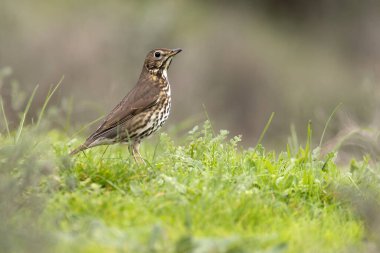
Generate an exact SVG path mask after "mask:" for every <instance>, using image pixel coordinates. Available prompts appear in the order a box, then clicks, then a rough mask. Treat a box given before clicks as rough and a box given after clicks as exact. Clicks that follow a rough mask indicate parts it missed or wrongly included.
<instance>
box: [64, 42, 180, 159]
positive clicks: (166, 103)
mask: <svg viewBox="0 0 380 253" xmlns="http://www.w3.org/2000/svg"><path fill="white" fill-rule="evenodd" d="M181 51H182V49H166V48H158V49H154V50H152V51H150V52H149V53H148V55H147V56H146V58H145V61H144V66H143V68H142V71H141V74H140V78H139V80H138V81H137V84H136V86H135V87H134V88H133V89H132V90H131V91H130V92H129V93H128V94H127V95H126V96H125V97H124V98H123V100H122V101H121V102H120V103H119V104H118V105H117V106H116V107H115V108H114V109H113V110H112V111H111V112H110V113H109V114H108V115H107V116H106V117H105V119H104V121H103V123H102V124H101V125H100V126H99V127H98V128H97V129H96V131H95V132H94V133H93V134H91V135H90V136H89V137H88V138H87V139H86V141H85V142H84V143H83V144H82V145H81V146H79V147H78V148H77V149H75V150H73V151H72V152H71V153H70V155H74V154H76V153H78V152H80V151H82V150H85V149H88V148H92V147H95V146H99V145H109V144H114V143H120V142H121V143H128V145H129V151H130V153H131V154H132V155H133V157H134V159H135V161H136V162H138V163H141V162H144V160H143V159H142V157H141V155H140V153H139V145H140V142H141V140H142V139H144V138H145V137H148V136H149V135H151V134H152V133H154V132H155V131H157V130H158V129H159V128H160V127H161V126H162V124H164V123H165V121H166V120H167V118H168V116H169V112H170V106H171V94H170V84H169V80H168V75H167V70H168V68H169V66H170V63H171V61H172V59H173V57H174V56H175V55H176V54H178V53H179V52H181Z"/></svg>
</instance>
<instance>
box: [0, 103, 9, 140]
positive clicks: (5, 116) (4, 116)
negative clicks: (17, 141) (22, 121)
mask: <svg viewBox="0 0 380 253" xmlns="http://www.w3.org/2000/svg"><path fill="white" fill-rule="evenodd" d="M0 104H1V112H2V114H3V118H4V122H5V127H6V129H7V133H8V137H10V136H11V132H10V131H9V123H8V120H7V115H6V114H5V110H4V104H3V100H2V99H0Z"/></svg>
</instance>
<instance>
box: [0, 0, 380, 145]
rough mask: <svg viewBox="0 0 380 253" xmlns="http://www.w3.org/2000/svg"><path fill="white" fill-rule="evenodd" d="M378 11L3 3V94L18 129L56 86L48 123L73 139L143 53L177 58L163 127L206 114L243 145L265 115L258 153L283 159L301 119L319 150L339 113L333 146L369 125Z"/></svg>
mask: <svg viewBox="0 0 380 253" xmlns="http://www.w3.org/2000/svg"><path fill="white" fill-rule="evenodd" d="M379 3H380V2H379V1H357V0H345V1H338V0H336V1H332V0H321V1H301V0H286V1H285V0H266V1H264V0H262V1H248V0H247V1H216V0H214V1H200V0H199V1H139V0H134V1H89V0H87V1H76V0H68V1H58V0H53V1H46V0H33V1H32V0H17V1H15V0H1V1H0V69H2V72H1V73H2V75H3V76H6V77H3V78H2V82H1V83H0V88H1V94H2V96H3V100H4V103H5V107H6V112H7V116H8V118H9V119H10V120H11V121H12V122H13V124H16V122H17V120H18V117H19V116H18V112H19V109H20V108H21V109H22V108H23V107H24V106H25V104H26V102H27V101H26V100H25V99H23V98H24V97H26V96H28V95H29V94H30V93H31V91H32V90H33V88H34V87H35V85H36V84H39V85H40V87H39V90H38V92H37V95H36V100H35V101H34V103H33V104H32V107H31V112H32V114H31V115H32V116H33V115H36V113H38V110H39V108H41V106H42V104H43V101H44V99H45V97H46V94H47V91H48V89H49V87H50V86H51V85H52V84H55V83H57V82H58V81H59V79H60V78H61V77H62V76H63V75H64V76H65V78H64V81H63V83H62V86H61V87H60V89H59V91H58V93H57V94H55V96H54V97H53V100H52V104H53V105H54V107H51V108H52V109H51V110H50V111H49V116H50V117H51V118H52V119H53V120H54V121H55V126H56V127H62V129H65V130H67V131H69V132H71V133H74V132H75V131H76V130H78V129H80V128H81V127H82V126H83V125H85V124H86V123H88V122H90V121H92V120H94V119H96V118H98V117H99V116H101V115H103V114H105V113H107V112H108V111H109V110H110V109H112V107H113V106H114V105H115V104H116V103H118V102H119V100H121V98H122V97H123V96H124V95H125V94H126V93H127V92H128V91H129V90H130V89H131V88H132V86H133V85H134V84H135V82H136V80H137V78H138V76H139V74H140V70H141V68H142V64H143V60H144V57H145V55H146V53H147V52H148V51H149V50H150V49H152V48H156V47H169V48H177V47H181V48H182V49H183V50H184V51H183V52H182V53H181V54H180V55H178V56H177V57H176V58H175V60H174V61H173V63H172V66H171V68H170V70H169V79H170V81H171V84H172V94H173V103H174V104H173V107H172V113H171V117H170V120H169V122H168V123H167V126H166V127H167V128H170V127H174V126H176V125H178V124H176V122H183V121H185V120H189V119H190V120H194V121H199V120H202V119H204V118H205V116H204V108H206V111H207V113H208V115H209V117H210V118H211V120H212V121H213V125H214V127H215V128H216V129H228V130H230V131H231V133H232V134H233V135H236V134H242V135H243V143H244V145H245V146H253V145H255V144H256V141H257V139H258V137H259V135H260V133H261V131H262V129H263V128H264V126H265V124H266V122H267V120H268V118H269V116H270V114H271V112H275V113H276V115H275V117H274V119H273V122H272V124H271V126H270V128H269V131H268V132H267V135H266V137H265V139H264V144H265V145H266V146H271V147H277V148H279V149H283V147H284V145H285V143H286V142H287V137H288V136H289V134H290V130H289V129H290V126H291V125H294V126H295V129H296V131H297V133H299V134H300V136H301V137H302V138H303V137H304V136H305V135H306V134H305V132H306V128H307V127H306V126H307V122H308V121H309V120H311V121H312V122H313V130H314V137H315V139H316V140H319V138H320V136H321V133H322V130H323V127H324V124H325V123H326V121H327V119H328V117H329V115H330V114H331V112H332V111H333V109H334V108H335V107H336V106H337V105H338V104H339V103H343V105H342V107H341V108H340V109H339V113H338V116H337V117H334V119H333V120H332V123H331V125H330V127H329V129H328V134H327V137H328V138H332V137H334V135H336V134H337V133H338V132H339V131H340V130H341V129H343V128H344V127H345V124H353V123H352V122H355V124H357V125H359V126H361V127H371V126H377V125H378V123H379V119H380V112H379V108H380V88H379V85H380V83H379V81H380V80H379V79H380V8H379V7H380V4H379ZM9 68H11V69H12V74H10V71H9ZM6 72H8V73H6ZM54 108H55V109H54ZM339 115H340V116H339ZM1 121H3V120H1ZM347 122H351V123H347ZM1 127H2V128H4V124H2V125H1ZM94 127H95V126H92V127H90V128H89V129H88V130H87V131H88V132H89V131H90V130H91V129H93V128H94ZM83 134H84V133H83Z"/></svg>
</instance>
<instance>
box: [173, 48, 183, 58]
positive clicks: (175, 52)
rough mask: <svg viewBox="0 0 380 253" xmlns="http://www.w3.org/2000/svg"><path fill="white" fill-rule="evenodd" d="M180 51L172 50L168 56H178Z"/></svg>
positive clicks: (178, 49)
mask: <svg viewBox="0 0 380 253" xmlns="http://www.w3.org/2000/svg"><path fill="white" fill-rule="evenodd" d="M181 51H182V49H180V48H177V49H173V50H172V51H171V52H170V56H174V55H176V54H178V53H179V52H181Z"/></svg>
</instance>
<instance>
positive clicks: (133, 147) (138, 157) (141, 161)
mask: <svg viewBox="0 0 380 253" xmlns="http://www.w3.org/2000/svg"><path fill="white" fill-rule="evenodd" d="M139 147H140V142H133V143H132V144H130V145H129V152H130V153H131V154H132V155H133V158H134V159H135V161H136V163H138V164H145V161H144V159H143V158H142V157H141V155H140V152H139Z"/></svg>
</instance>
